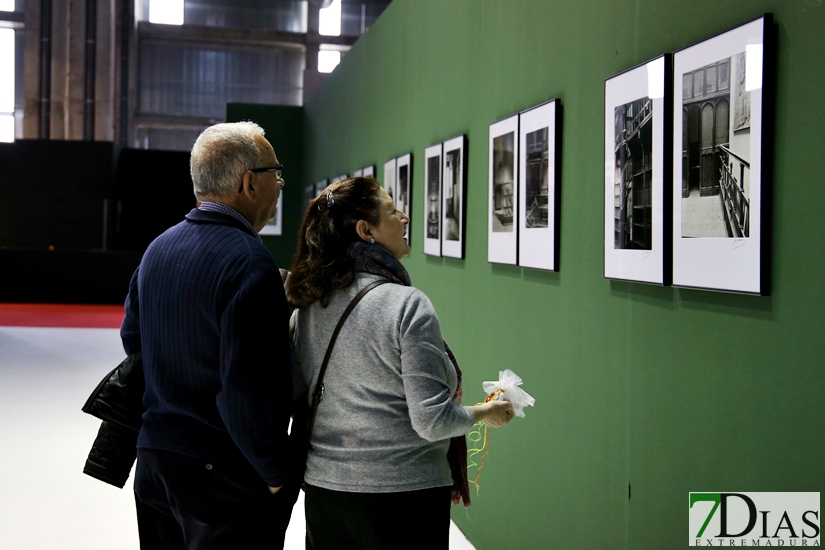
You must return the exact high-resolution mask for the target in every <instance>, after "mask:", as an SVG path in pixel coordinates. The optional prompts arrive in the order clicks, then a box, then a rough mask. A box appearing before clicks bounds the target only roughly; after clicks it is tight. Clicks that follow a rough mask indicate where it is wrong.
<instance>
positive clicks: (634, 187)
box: [613, 97, 653, 250]
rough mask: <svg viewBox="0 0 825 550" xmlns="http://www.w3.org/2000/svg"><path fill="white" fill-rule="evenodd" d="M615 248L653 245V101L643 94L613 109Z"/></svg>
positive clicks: (645, 247)
mask: <svg viewBox="0 0 825 550" xmlns="http://www.w3.org/2000/svg"><path fill="white" fill-rule="evenodd" d="M614 119H615V130H616V132H615V149H614V150H615V157H616V178H615V180H614V181H615V185H614V224H615V225H614V227H615V231H614V240H613V247H614V248H616V249H623V250H624V249H633V250H650V249H651V247H652V214H653V202H652V184H653V103H652V101H651V100H650V98H649V97H643V98H641V99H637V100H635V101H631V102H630V103H626V104H624V105H620V106H618V107H616V108H615V110H614Z"/></svg>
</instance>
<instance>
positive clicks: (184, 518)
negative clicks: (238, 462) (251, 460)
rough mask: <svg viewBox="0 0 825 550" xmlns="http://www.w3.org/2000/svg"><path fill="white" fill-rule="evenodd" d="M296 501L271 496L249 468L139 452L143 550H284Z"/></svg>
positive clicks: (290, 492)
mask: <svg viewBox="0 0 825 550" xmlns="http://www.w3.org/2000/svg"><path fill="white" fill-rule="evenodd" d="M297 496H298V491H297V488H292V487H290V486H286V487H284V488H283V489H282V490H281V491H279V492H278V493H276V494H275V495H273V494H271V493H270V492H269V489H268V488H267V486H266V484H265V483H264V481H263V480H262V479H261V478H260V476H258V474H257V473H256V472H255V470H253V469H252V466H250V465H248V464H247V465H244V467H240V468H227V467H224V466H221V465H219V464H210V463H207V462H205V461H203V460H199V459H196V458H192V457H189V456H186V455H182V454H179V453H174V452H169V451H161V450H154V449H138V460H137V470H136V473H135V504H136V506H137V516H138V531H139V533H140V547H141V549H142V550H150V549H151V550H167V549H169V550H172V549H174V550H183V549H186V550H223V549H233V550H235V549H237V548H244V549H247V548H250V549H252V548H268V549H270V548H271V549H278V550H280V549H282V548H283V546H284V533H285V532H286V527H287V525H288V524H289V518H290V515H291V514H292V506H293V504H294V503H295V500H296V498H297Z"/></svg>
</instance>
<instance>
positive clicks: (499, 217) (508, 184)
mask: <svg viewBox="0 0 825 550" xmlns="http://www.w3.org/2000/svg"><path fill="white" fill-rule="evenodd" d="M515 144H516V133H515V132H508V133H506V134H504V135H501V136H498V137H496V138H494V139H493V204H492V208H493V212H492V214H493V218H492V219H493V227H492V229H493V231H494V232H496V233H504V232H506V233H512V231H513V206H514V203H513V200H514V198H515V197H514V193H513V190H514V184H515V178H516V170H515V168H516V166H515V158H516V157H515Z"/></svg>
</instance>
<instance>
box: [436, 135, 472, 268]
mask: <svg viewBox="0 0 825 550" xmlns="http://www.w3.org/2000/svg"><path fill="white" fill-rule="evenodd" d="M443 149H444V153H443V159H442V165H441V173H442V185H441V189H442V192H441V198H442V202H441V255H442V256H445V257H448V258H460V259H463V258H464V251H465V241H466V233H467V135H466V134H462V135H460V136H456V137H454V138H450V139H448V140H446V141H444V143H443Z"/></svg>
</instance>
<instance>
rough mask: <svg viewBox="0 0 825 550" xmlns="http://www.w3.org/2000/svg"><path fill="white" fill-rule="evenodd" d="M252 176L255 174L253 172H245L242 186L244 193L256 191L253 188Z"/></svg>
mask: <svg viewBox="0 0 825 550" xmlns="http://www.w3.org/2000/svg"><path fill="white" fill-rule="evenodd" d="M252 176H253V174H252V171H251V170H247V171H246V172H244V175H243V178H242V179H241V182H242V183H241V185H242V187H243V189H244V191H248V190H254V189H255V188H254V187H252Z"/></svg>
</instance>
